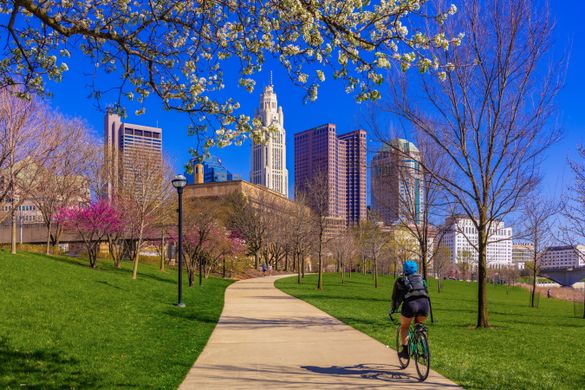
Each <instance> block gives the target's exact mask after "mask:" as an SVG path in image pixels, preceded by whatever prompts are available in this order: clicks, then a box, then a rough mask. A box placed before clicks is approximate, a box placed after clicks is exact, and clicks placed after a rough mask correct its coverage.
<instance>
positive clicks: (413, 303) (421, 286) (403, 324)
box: [390, 260, 430, 359]
mask: <svg viewBox="0 0 585 390" xmlns="http://www.w3.org/2000/svg"><path fill="white" fill-rule="evenodd" d="M402 269H403V271H404V276H401V277H400V278H398V279H396V282H394V289H393V290H392V310H391V312H390V314H393V313H396V312H397V311H398V307H399V306H400V304H401V303H402V311H401V313H400V339H401V341H402V350H401V351H399V352H398V354H399V356H400V357H401V358H403V359H408V328H409V327H410V323H411V322H412V319H413V318H414V322H415V323H417V324H418V323H421V322H424V321H425V320H426V319H427V316H428V315H429V312H430V304H429V294H428V292H427V285H426V282H425V280H424V279H423V277H422V275H420V274H418V264H417V263H416V261H414V260H406V261H405V262H404V264H403V265H402Z"/></svg>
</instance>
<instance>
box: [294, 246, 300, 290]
mask: <svg viewBox="0 0 585 390" xmlns="http://www.w3.org/2000/svg"><path fill="white" fill-rule="evenodd" d="M295 257H296V258H295V260H296V262H297V283H298V284H301V255H300V253H297V254H296V255H295Z"/></svg>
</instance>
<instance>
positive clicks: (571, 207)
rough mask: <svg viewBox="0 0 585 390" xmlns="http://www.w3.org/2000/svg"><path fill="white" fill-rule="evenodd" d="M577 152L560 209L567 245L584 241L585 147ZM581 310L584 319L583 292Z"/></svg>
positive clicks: (584, 303) (563, 235) (584, 295)
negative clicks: (569, 183)
mask: <svg viewBox="0 0 585 390" xmlns="http://www.w3.org/2000/svg"><path fill="white" fill-rule="evenodd" d="M577 152H578V155H579V158H580V160H577V161H570V166H571V169H572V171H573V173H574V174H575V184H574V185H573V186H572V187H571V189H570V191H569V193H568V194H566V195H565V199H564V200H563V204H562V208H561V213H562V215H563V216H564V217H565V220H566V224H565V225H564V226H561V233H562V234H561V235H562V237H561V239H562V241H563V242H565V243H567V244H569V245H576V244H577V241H582V240H584V239H585V146H583V145H581V146H579V148H578V149H577ZM576 252H577V253H578V254H579V256H581V257H583V256H585V254H583V253H582V252H581V251H576ZM583 260H584V261H585V259H583ZM583 308H584V309H583V318H584V319H585V291H584V294H583Z"/></svg>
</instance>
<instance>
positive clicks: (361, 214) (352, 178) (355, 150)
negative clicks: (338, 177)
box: [337, 130, 368, 225]
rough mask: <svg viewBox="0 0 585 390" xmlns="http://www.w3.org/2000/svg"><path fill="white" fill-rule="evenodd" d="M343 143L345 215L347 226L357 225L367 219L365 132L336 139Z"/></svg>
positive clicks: (357, 131)
mask: <svg viewBox="0 0 585 390" xmlns="http://www.w3.org/2000/svg"><path fill="white" fill-rule="evenodd" d="M337 138H338V139H339V141H340V142H345V150H346V152H345V169H346V174H345V176H346V184H345V186H346V201H345V205H346V214H347V222H348V224H349V225H357V224H358V223H359V221H361V220H363V219H366V217H367V213H368V211H367V205H366V202H367V198H366V191H367V185H366V175H367V167H366V163H367V156H366V132H365V131H364V130H355V131H352V132H350V133H346V134H342V135H340V136H339V137H337Z"/></svg>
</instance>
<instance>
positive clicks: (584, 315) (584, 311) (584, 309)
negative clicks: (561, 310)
mask: <svg viewBox="0 0 585 390" xmlns="http://www.w3.org/2000/svg"><path fill="white" fill-rule="evenodd" d="M583 319H584V320H585V288H583Z"/></svg>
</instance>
